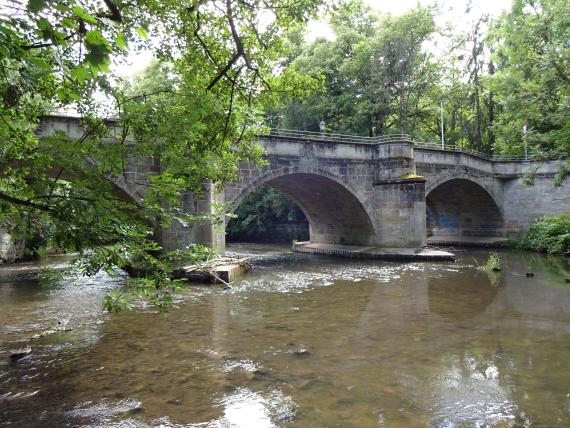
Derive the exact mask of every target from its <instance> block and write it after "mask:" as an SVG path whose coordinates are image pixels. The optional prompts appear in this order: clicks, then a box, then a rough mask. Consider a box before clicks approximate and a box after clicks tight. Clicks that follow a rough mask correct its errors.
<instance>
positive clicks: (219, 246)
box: [156, 182, 226, 254]
mask: <svg viewBox="0 0 570 428" xmlns="http://www.w3.org/2000/svg"><path fill="white" fill-rule="evenodd" d="M181 199H182V200H181V209H182V211H183V212H185V213H189V214H192V215H196V216H207V217H210V219H209V220H208V219H206V218H205V219H204V220H201V221H191V222H188V223H187V224H182V223H179V222H176V223H174V224H172V225H171V226H170V227H168V228H163V229H159V230H158V231H157V232H156V239H157V240H158V242H159V244H160V245H161V246H162V248H163V249H164V250H165V251H172V250H183V249H185V248H186V247H187V246H188V245H189V244H192V243H196V244H201V245H206V246H208V247H210V248H213V249H214V250H215V251H216V252H218V253H220V254H223V253H224V251H225V242H226V241H225V236H224V234H223V232H222V230H221V229H222V228H223V226H222V225H216V224H215V222H213V221H212V218H213V217H214V216H215V215H216V205H217V204H223V202H224V195H223V193H220V192H217V191H216V189H215V186H214V185H213V184H212V183H209V182H208V183H204V184H203V185H202V192H201V195H199V196H196V195H194V194H193V193H191V192H186V193H184V194H182V196H181Z"/></svg>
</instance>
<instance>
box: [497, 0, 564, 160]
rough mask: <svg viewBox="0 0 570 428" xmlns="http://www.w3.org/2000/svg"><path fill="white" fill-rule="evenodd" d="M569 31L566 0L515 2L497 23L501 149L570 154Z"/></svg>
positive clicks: (498, 147)
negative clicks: (525, 129) (524, 133)
mask: <svg viewBox="0 0 570 428" xmlns="http://www.w3.org/2000/svg"><path fill="white" fill-rule="evenodd" d="M569 35H570V21H569V20H568V2H567V1H565V0H515V1H514V2H513V6H512V9H511V11H509V12H508V13H505V14H503V16H502V17H501V18H500V19H499V20H498V21H497V23H496V25H495V27H494V31H493V38H494V49H495V55H494V58H495V62H496V63H497V70H496V72H495V73H494V75H493V76H491V79H490V87H491V89H492V90H493V92H494V94H495V98H496V103H497V105H498V107H499V108H500V114H499V116H498V118H497V122H496V126H495V133H496V135H497V142H496V147H497V149H499V150H500V151H502V152H505V153H514V154H523V153H524V146H525V144H526V145H527V146H528V148H529V150H530V151H531V153H534V154H542V155H556V154H567V153H568V152H570V121H569V120H568V117H570V102H569V100H570V72H569V70H570V50H569V46H568V40H569ZM525 124H527V129H528V134H527V135H526V136H525V137H524V138H523V132H522V131H523V125H525Z"/></svg>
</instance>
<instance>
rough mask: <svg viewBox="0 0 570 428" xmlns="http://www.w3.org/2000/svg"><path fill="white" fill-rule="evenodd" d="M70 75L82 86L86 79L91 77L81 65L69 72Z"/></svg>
mask: <svg viewBox="0 0 570 428" xmlns="http://www.w3.org/2000/svg"><path fill="white" fill-rule="evenodd" d="M70 74H71V75H72V76H73V77H75V78H76V79H77V81H78V82H79V83H81V84H83V83H84V82H85V81H86V80H87V79H89V78H90V77H91V72H90V71H89V70H88V69H87V68H85V67H83V66H82V65H78V66H77V67H75V68H74V69H73V70H71V72H70Z"/></svg>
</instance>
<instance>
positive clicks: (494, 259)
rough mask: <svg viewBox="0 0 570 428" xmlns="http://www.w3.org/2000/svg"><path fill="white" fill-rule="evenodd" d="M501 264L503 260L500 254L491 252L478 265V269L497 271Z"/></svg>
mask: <svg viewBox="0 0 570 428" xmlns="http://www.w3.org/2000/svg"><path fill="white" fill-rule="evenodd" d="M502 266H503V261H502V260H501V256H499V255H498V254H497V253H491V254H489V257H488V258H487V260H486V261H485V263H483V264H482V265H481V266H480V269H482V270H485V271H494V272H498V271H500V270H501V268H502Z"/></svg>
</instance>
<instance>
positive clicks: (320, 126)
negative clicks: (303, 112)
mask: <svg viewBox="0 0 570 428" xmlns="http://www.w3.org/2000/svg"><path fill="white" fill-rule="evenodd" d="M326 127H327V125H326V123H325V121H324V120H323V119H321V121H320V122H319V129H320V130H321V133H322V132H325V129H326Z"/></svg>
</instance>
